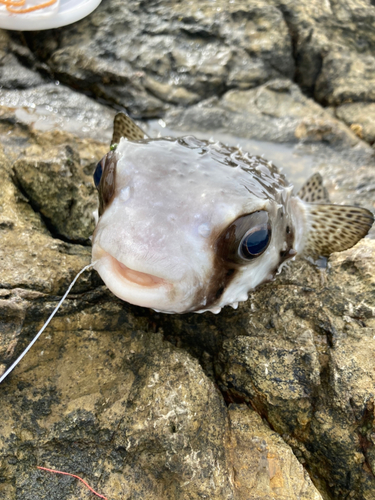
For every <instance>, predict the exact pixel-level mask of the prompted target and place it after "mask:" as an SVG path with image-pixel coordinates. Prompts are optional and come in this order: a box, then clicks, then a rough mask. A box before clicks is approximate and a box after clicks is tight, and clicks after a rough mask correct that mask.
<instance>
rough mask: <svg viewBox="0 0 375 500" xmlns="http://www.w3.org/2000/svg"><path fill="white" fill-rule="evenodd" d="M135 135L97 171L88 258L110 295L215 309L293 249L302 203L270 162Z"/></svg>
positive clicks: (216, 146)
mask: <svg viewBox="0 0 375 500" xmlns="http://www.w3.org/2000/svg"><path fill="white" fill-rule="evenodd" d="M137 139H138V140H135V141H131V140H126V139H121V140H120V142H119V144H118V146H117V148H116V150H115V151H110V152H109V153H108V154H107V155H106V156H105V157H104V158H103V160H102V161H101V162H100V163H99V164H98V166H97V169H96V172H95V176H96V184H97V187H98V191H99V200H100V203H99V215H100V218H99V221H98V224H97V227H96V229H95V232H94V235H93V242H92V243H93V250H92V259H93V262H95V268H96V270H97V271H98V272H99V274H100V275H101V277H102V279H103V280H104V282H105V283H106V285H107V286H108V288H109V289H110V290H111V291H112V292H113V293H114V294H115V295H117V296H118V297H120V298H121V299H123V300H125V301H127V302H130V303H132V304H136V305H140V306H144V307H150V308H152V309H155V310H157V311H162V312H167V313H183V312H190V311H195V312H203V311H212V312H214V313H217V312H219V311H220V309H221V308H222V307H223V306H225V305H228V304H229V305H232V306H233V307H236V305H237V303H238V302H240V301H244V300H246V299H247V296H248V292H249V291H250V290H253V289H255V288H256V287H257V286H259V285H260V284H261V283H264V282H266V281H269V280H271V279H273V277H274V275H275V272H276V271H277V270H278V269H279V268H280V266H281V265H282V264H283V263H284V262H285V261H286V260H288V259H290V258H293V257H294V256H295V254H296V250H295V248H294V242H295V235H296V225H298V222H299V215H298V213H299V212H300V210H299V207H298V206H296V207H297V210H293V197H292V189H293V188H292V186H291V185H289V183H288V182H287V181H286V179H285V177H284V176H283V175H282V174H281V173H279V172H278V170H277V169H276V168H275V167H274V166H273V165H272V163H270V162H267V161H266V160H264V159H262V158H260V157H258V156H251V155H249V154H248V153H243V152H242V151H241V150H238V149H236V148H230V147H227V146H224V145H223V144H220V143H210V142H208V141H201V140H198V139H196V138H194V137H191V136H187V137H182V138H178V139H171V138H162V139H139V138H137ZM95 176H94V177H95Z"/></svg>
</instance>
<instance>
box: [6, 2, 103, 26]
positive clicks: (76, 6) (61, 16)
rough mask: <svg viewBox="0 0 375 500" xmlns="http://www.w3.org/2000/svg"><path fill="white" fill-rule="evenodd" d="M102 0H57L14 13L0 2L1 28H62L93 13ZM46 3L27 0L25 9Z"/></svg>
mask: <svg viewBox="0 0 375 500" xmlns="http://www.w3.org/2000/svg"><path fill="white" fill-rule="evenodd" d="M101 1H102V0H57V1H56V2H55V3H54V4H53V5H50V6H49V7H45V8H43V9H38V10H34V11H32V12H27V13H25V14H22V13H19V14H13V13H11V12H9V11H8V10H7V8H6V5H3V4H0V28H3V29H6V30H18V31H38V30H48V29H51V28H60V26H66V25H67V24H71V23H75V22H76V21H79V20H80V19H83V18H84V17H86V16H88V15H89V14H91V12H92V11H93V10H95V9H96V7H97V6H98V5H99V4H100V2H101ZM43 3H46V0H26V1H25V4H24V5H23V6H21V7H13V8H18V9H25V8H28V7H33V6H34V5H40V4H43Z"/></svg>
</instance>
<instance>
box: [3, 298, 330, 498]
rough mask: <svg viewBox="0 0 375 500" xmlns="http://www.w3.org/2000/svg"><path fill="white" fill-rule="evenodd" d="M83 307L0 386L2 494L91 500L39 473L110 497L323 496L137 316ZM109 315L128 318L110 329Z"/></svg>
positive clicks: (256, 425)
mask: <svg viewBox="0 0 375 500" xmlns="http://www.w3.org/2000/svg"><path fill="white" fill-rule="evenodd" d="M79 302H80V307H79V309H77V307H74V306H73V304H71V305H70V307H68V310H67V308H65V311H64V312H63V314H62V315H60V316H59V317H58V318H56V321H55V325H54V327H53V329H50V330H49V332H46V335H45V336H44V339H43V342H42V343H40V344H39V346H38V348H36V349H35V350H34V351H33V353H30V354H31V355H30V356H29V357H28V359H27V361H26V363H25V364H23V367H22V368H21V369H20V370H18V372H17V375H16V376H15V377H13V378H12V380H11V381H9V382H7V383H6V384H5V386H4V387H2V407H3V409H4V410H3V415H2V422H3V425H2V426H1V428H0V443H1V452H0V477H1V479H2V480H1V482H0V493H3V494H6V495H7V498H8V499H9V500H12V499H15V498H17V499H18V500H21V499H22V500H24V499H31V498H34V497H35V495H37V496H38V498H40V499H50V498H51V497H53V498H58V499H65V498H70V497H71V496H72V495H73V496H74V498H77V499H80V498H82V499H83V498H86V496H87V490H86V489H85V488H83V486H82V485H81V484H80V483H78V482H77V481H76V480H74V479H73V478H66V477H62V476H57V475H51V474H48V473H46V472H43V471H38V470H37V469H36V466H37V465H40V466H46V467H49V468H56V469H58V470H63V471H70V472H73V473H75V474H78V475H80V476H84V477H85V479H86V480H88V481H89V483H90V484H91V485H92V486H93V487H95V489H96V490H97V491H99V492H101V493H102V494H105V495H106V496H107V497H108V498H112V499H114V500H115V499H120V498H124V497H125V498H126V497H128V496H134V495H138V496H140V497H142V498H146V499H155V498H156V499H159V498H160V499H165V498H171V499H172V498H189V499H190V498H192V499H195V498H197V499H198V498H202V497H203V498H204V497H207V498H217V499H233V498H235V499H244V500H245V499H248V498H254V499H255V498H259V499H264V500H265V499H268V498H287V499H297V498H301V499H304V500H310V499H311V500H320V499H321V496H320V495H319V493H318V492H317V490H316V489H315V487H314V486H313V484H312V483H311V480H310V479H309V477H308V475H307V474H306V472H305V471H304V469H303V467H302V466H301V464H299V463H298V461H297V459H296V457H295V456H294V455H293V453H292V451H291V449H290V447H289V446H288V445H286V444H285V443H284V442H283V441H282V439H281V438H280V437H278V436H277V435H276V434H275V433H274V432H272V431H271V430H270V429H269V428H268V426H267V425H266V424H264V423H263V422H262V420H261V418H260V417H259V416H258V415H257V414H256V413H255V412H254V411H252V410H250V409H249V408H248V407H247V406H246V405H243V406H237V407H230V408H229V410H227V409H226V406H225V404H224V402H223V400H222V397H221V395H220V393H219V392H218V390H217V389H216V388H215V386H214V384H213V383H212V381H210V380H209V379H208V378H207V377H206V375H205V374H204V372H203V371H202V368H201V367H200V366H199V364H198V362H197V361H196V360H195V359H193V358H192V357H191V356H189V355H188V354H187V353H186V352H184V351H183V350H180V349H177V348H175V347H173V346H172V345H171V344H169V343H168V342H164V341H163V340H162V335H161V334H155V333H147V332H146V331H145V330H146V328H147V325H146V323H145V320H144V317H142V316H141V317H140V318H136V315H135V314H134V312H135V311H134V310H133V311H132V308H131V307H127V306H125V309H126V312H125V311H124V307H123V306H122V305H121V304H119V302H117V301H109V300H108V295H107V294H103V293H102V294H101V296H100V295H98V294H96V296H95V294H94V295H93V294H85V296H81V297H80V299H79ZM75 304H76V306H77V301H75ZM44 305H46V303H45V304H44ZM35 306H36V305H35V304H33V306H32V307H31V308H32V309H35ZM98 306H99V307H98ZM133 309H134V308H133ZM104 311H106V312H107V313H110V314H112V317H116V318H117V319H118V318H120V317H121V318H122V319H125V321H124V322H122V323H121V324H120V323H117V322H116V321H113V322H112V324H111V325H109V324H108V322H107V320H104V322H103V319H104V316H103V312H104ZM31 314H32V313H31ZM29 315H30V310H29ZM93 318H95V330H93V329H92V325H93V322H92V319H93ZM51 337H52V338H51Z"/></svg>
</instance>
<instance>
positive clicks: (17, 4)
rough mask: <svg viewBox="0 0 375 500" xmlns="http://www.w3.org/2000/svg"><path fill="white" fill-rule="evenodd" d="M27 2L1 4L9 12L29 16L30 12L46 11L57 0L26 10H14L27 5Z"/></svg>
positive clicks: (4, 1) (7, 0) (11, 0)
mask: <svg viewBox="0 0 375 500" xmlns="http://www.w3.org/2000/svg"><path fill="white" fill-rule="evenodd" d="M25 2H26V0H18V1H17V0H0V3H1V4H3V5H6V7H7V11H8V12H11V13H12V14H27V13H28V12H33V11H34V10H39V9H45V8H46V7H49V6H50V5H53V4H54V3H56V2H57V0H49V1H48V2H45V3H40V4H38V5H33V6H32V7H27V8H26V9H14V8H13V7H21V6H22V5H25Z"/></svg>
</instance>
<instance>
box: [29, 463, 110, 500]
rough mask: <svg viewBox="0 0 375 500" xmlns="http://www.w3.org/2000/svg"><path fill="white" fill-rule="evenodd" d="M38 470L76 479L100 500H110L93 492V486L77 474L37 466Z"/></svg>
mask: <svg viewBox="0 0 375 500" xmlns="http://www.w3.org/2000/svg"><path fill="white" fill-rule="evenodd" d="M37 468H38V469H40V470H46V471H47V472H53V473H55V474H63V475H64V476H71V477H75V478H76V479H78V480H79V481H81V483H83V484H84V485H85V486H86V487H87V488H88V489H89V490H90V491H91V493H94V495H96V496H97V497H99V498H103V500H108V498H107V497H105V496H104V495H100V494H99V493H97V492H96V491H95V490H93V489H92V488H91V486H89V485H88V484H87V483H86V481H84V480H83V479H82V478H81V477H79V476H76V475H75V474H69V472H62V471H61V470H54V469H47V468H46V467H39V466H37Z"/></svg>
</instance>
